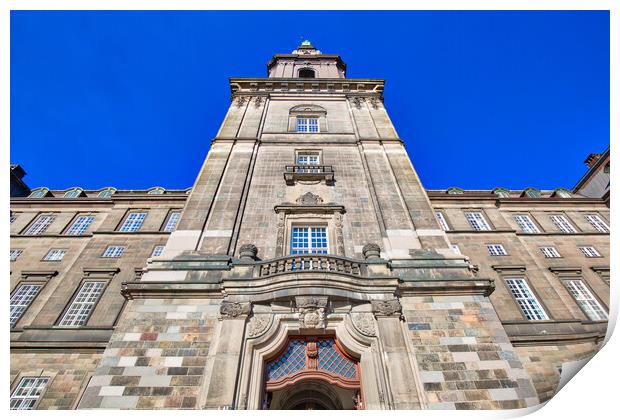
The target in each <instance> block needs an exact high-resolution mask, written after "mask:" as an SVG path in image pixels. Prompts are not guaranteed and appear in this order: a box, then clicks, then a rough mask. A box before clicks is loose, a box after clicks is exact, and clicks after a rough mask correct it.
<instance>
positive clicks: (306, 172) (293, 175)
mask: <svg viewBox="0 0 620 420" xmlns="http://www.w3.org/2000/svg"><path fill="white" fill-rule="evenodd" d="M284 180H285V181H286V185H295V183H296V182H298V181H301V182H306V181H309V182H313V181H314V182H321V181H325V184H326V185H333V184H334V169H333V168H332V167H331V166H327V165H287V166H285V168H284Z"/></svg>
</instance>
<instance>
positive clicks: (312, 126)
mask: <svg viewBox="0 0 620 420" xmlns="http://www.w3.org/2000/svg"><path fill="white" fill-rule="evenodd" d="M297 132H299V133H318V132H319V119H318V118H313V117H307V118H306V117H297Z"/></svg>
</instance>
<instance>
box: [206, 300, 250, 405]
mask: <svg viewBox="0 0 620 420" xmlns="http://www.w3.org/2000/svg"><path fill="white" fill-rule="evenodd" d="M249 313H250V303H237V302H228V301H223V302H222V304H221V306H220V315H221V322H220V325H219V329H218V330H217V332H216V334H217V338H215V340H214V343H213V346H214V347H213V348H214V351H213V353H212V354H209V358H208V361H207V369H206V373H205V378H206V381H207V383H206V384H205V393H204V395H206V398H205V401H204V404H203V408H205V409H229V408H232V407H233V406H234V397H235V386H236V382H237V379H238V376H239V374H238V373H239V372H238V368H239V358H240V357H241V350H242V346H243V337H244V334H245V323H246V318H247V317H248V315H249Z"/></svg>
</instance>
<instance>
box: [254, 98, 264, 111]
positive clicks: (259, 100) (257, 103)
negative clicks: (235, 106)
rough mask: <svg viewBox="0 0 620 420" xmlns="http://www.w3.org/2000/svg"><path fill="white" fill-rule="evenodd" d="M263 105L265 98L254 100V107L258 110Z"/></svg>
mask: <svg viewBox="0 0 620 420" xmlns="http://www.w3.org/2000/svg"><path fill="white" fill-rule="evenodd" d="M262 103H263V97H262V96H257V97H256V98H254V106H255V107H256V108H258V107H259V106H260V105H261V104H262Z"/></svg>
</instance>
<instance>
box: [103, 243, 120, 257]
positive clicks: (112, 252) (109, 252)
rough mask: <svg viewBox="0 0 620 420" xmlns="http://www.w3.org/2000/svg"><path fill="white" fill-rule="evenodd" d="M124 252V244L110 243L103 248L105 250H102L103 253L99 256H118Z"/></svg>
mask: <svg viewBox="0 0 620 420" xmlns="http://www.w3.org/2000/svg"><path fill="white" fill-rule="evenodd" d="M124 252H125V247H124V246H116V245H110V246H109V247H107V248H106V249H105V251H103V254H102V255H101V256H102V257H104V258H118V257H122V256H123V253H124Z"/></svg>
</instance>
